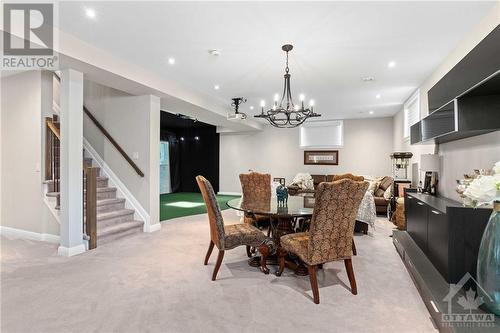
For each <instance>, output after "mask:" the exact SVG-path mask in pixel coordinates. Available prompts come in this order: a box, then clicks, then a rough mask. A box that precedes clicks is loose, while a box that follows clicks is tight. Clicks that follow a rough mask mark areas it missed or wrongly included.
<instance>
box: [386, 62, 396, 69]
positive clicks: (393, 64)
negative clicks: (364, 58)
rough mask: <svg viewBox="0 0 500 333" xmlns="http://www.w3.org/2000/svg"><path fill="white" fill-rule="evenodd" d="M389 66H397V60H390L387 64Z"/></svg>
mask: <svg viewBox="0 0 500 333" xmlns="http://www.w3.org/2000/svg"><path fill="white" fill-rule="evenodd" d="M387 67H389V68H394V67H396V62H395V61H389V63H388V64H387Z"/></svg>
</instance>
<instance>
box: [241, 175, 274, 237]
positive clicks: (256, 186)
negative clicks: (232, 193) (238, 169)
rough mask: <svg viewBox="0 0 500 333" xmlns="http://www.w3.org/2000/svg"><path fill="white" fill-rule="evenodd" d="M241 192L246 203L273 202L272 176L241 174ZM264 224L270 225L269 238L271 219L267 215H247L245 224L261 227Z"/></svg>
mask: <svg viewBox="0 0 500 333" xmlns="http://www.w3.org/2000/svg"><path fill="white" fill-rule="evenodd" d="M240 183H241V190H242V193H243V199H244V200H245V201H269V200H271V175H270V174H268V173H259V172H250V173H242V174H240ZM262 222H267V223H269V229H268V236H269V235H270V230H271V225H270V219H269V217H268V216H266V215H259V214H245V223H250V224H253V225H255V226H259V224H262Z"/></svg>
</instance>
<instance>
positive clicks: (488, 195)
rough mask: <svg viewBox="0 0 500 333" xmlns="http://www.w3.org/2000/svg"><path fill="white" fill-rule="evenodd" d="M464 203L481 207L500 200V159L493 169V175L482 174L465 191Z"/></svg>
mask: <svg viewBox="0 0 500 333" xmlns="http://www.w3.org/2000/svg"><path fill="white" fill-rule="evenodd" d="M463 197H464V205H465V206H468V207H474V208H475V207H479V206H483V205H490V204H493V201H495V200H500V161H498V162H496V163H495V165H494V166H493V169H492V175H482V176H478V177H477V178H476V179H474V180H473V181H472V182H471V183H470V185H469V186H468V187H467V189H466V190H465V191H464V193H463Z"/></svg>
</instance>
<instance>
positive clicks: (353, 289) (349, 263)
mask: <svg viewBox="0 0 500 333" xmlns="http://www.w3.org/2000/svg"><path fill="white" fill-rule="evenodd" d="M344 264H345V269H346V271H347V277H348V278H349V282H350V283H351V292H352V293H353V294H354V295H357V294H358V288H357V286H356V279H355V278H354V269H353V268H352V260H351V259H344Z"/></svg>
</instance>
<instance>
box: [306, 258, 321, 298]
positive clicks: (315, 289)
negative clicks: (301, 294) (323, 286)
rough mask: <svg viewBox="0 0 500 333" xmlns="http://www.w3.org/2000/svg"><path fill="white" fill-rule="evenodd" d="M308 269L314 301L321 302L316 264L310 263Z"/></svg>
mask: <svg viewBox="0 0 500 333" xmlns="http://www.w3.org/2000/svg"><path fill="white" fill-rule="evenodd" d="M307 269H308V270H309V280H310V281H311V289H312V292H313V297H314V303H315V304H319V289H318V279H317V278H316V265H309V266H307Z"/></svg>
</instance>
